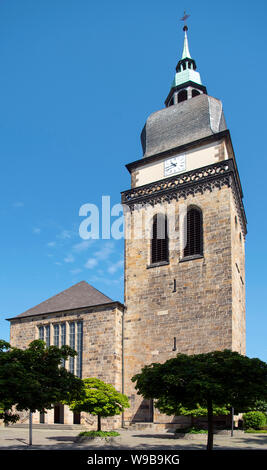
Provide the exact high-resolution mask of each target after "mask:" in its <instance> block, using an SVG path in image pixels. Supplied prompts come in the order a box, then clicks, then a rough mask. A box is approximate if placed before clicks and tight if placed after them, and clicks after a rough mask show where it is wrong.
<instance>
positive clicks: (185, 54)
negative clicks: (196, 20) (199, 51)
mask: <svg viewBox="0 0 267 470" xmlns="http://www.w3.org/2000/svg"><path fill="white" fill-rule="evenodd" d="M186 58H188V59H192V57H191V55H190V52H189V46H188V39H187V34H186V31H185V32H184V49H183V55H182V59H186Z"/></svg>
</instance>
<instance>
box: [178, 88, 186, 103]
mask: <svg viewBox="0 0 267 470" xmlns="http://www.w3.org/2000/svg"><path fill="white" fill-rule="evenodd" d="M186 100H187V90H182V91H180V92H179V93H178V103H181V102H182V101H186Z"/></svg>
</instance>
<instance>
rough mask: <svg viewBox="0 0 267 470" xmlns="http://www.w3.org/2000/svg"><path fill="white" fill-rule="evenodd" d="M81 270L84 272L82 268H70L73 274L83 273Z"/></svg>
mask: <svg viewBox="0 0 267 470" xmlns="http://www.w3.org/2000/svg"><path fill="white" fill-rule="evenodd" d="M81 272H82V269H80V268H77V269H71V270H70V273H71V274H74V275H75V274H79V273H81Z"/></svg>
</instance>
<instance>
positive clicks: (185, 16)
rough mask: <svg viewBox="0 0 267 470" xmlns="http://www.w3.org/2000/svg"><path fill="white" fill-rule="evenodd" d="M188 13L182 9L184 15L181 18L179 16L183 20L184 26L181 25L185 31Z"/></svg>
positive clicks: (186, 29)
mask: <svg viewBox="0 0 267 470" xmlns="http://www.w3.org/2000/svg"><path fill="white" fill-rule="evenodd" d="M189 16H190V15H187V13H186V11H184V16H183V18H181V21H183V22H184V27H183V30H184V31H185V32H186V31H188V27H187V25H186V20H187V19H188V18H189Z"/></svg>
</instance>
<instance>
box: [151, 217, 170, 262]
mask: <svg viewBox="0 0 267 470" xmlns="http://www.w3.org/2000/svg"><path fill="white" fill-rule="evenodd" d="M168 260H169V243H168V233H167V217H166V216H165V215H163V214H156V215H155V216H154V217H153V227H152V243H151V262H152V263H159V262H161V261H168Z"/></svg>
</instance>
